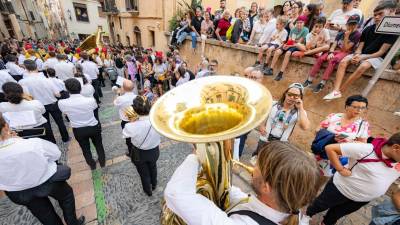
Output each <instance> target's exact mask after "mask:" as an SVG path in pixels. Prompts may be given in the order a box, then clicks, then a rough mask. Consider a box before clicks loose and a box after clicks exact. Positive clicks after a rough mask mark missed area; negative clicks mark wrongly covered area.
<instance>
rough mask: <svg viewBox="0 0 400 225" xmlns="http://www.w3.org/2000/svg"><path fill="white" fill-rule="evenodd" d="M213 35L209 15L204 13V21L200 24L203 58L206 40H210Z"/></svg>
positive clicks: (212, 26) (206, 12) (212, 24)
mask: <svg viewBox="0 0 400 225" xmlns="http://www.w3.org/2000/svg"><path fill="white" fill-rule="evenodd" d="M213 33H214V23H213V22H212V20H211V14H210V12H208V11H205V12H204V20H203V22H201V56H202V57H204V50H205V46H206V40H207V38H212V36H213Z"/></svg>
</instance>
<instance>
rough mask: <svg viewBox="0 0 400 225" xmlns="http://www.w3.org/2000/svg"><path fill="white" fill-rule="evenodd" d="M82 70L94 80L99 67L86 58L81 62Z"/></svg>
mask: <svg viewBox="0 0 400 225" xmlns="http://www.w3.org/2000/svg"><path fill="white" fill-rule="evenodd" d="M82 72H83V73H84V74H87V75H89V78H90V80H95V79H97V75H98V74H99V68H98V67H97V64H96V63H94V62H92V61H89V60H86V61H84V62H83V63H82Z"/></svg>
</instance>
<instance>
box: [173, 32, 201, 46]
mask: <svg viewBox="0 0 400 225" xmlns="http://www.w3.org/2000/svg"><path fill="white" fill-rule="evenodd" d="M189 34H190V36H191V37H192V48H196V46H197V36H196V32H193V31H192V32H190V33H187V32H186V31H182V32H181V33H180V34H179V36H178V39H177V41H176V42H177V43H178V44H182V42H183V41H184V40H185V38H186V36H188V35H189Z"/></svg>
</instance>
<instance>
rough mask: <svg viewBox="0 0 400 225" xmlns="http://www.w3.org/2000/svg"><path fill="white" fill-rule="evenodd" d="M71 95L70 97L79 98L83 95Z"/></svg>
mask: <svg viewBox="0 0 400 225" xmlns="http://www.w3.org/2000/svg"><path fill="white" fill-rule="evenodd" d="M69 97H70V98H79V97H82V95H81V94H70V95H69Z"/></svg>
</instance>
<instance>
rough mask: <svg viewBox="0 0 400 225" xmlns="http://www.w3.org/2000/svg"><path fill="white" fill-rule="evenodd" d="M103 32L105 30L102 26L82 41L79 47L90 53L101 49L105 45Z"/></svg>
mask: <svg viewBox="0 0 400 225" xmlns="http://www.w3.org/2000/svg"><path fill="white" fill-rule="evenodd" d="M103 33H104V31H103V30H102V29H101V27H99V28H97V32H96V33H95V34H92V35H90V36H89V37H87V38H86V39H85V40H84V41H82V43H81V44H80V45H79V47H78V48H80V49H81V51H86V52H87V53H88V54H89V55H91V54H93V53H94V52H95V49H96V48H98V49H99V50H101V49H102V47H103V38H102V35H103Z"/></svg>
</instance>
